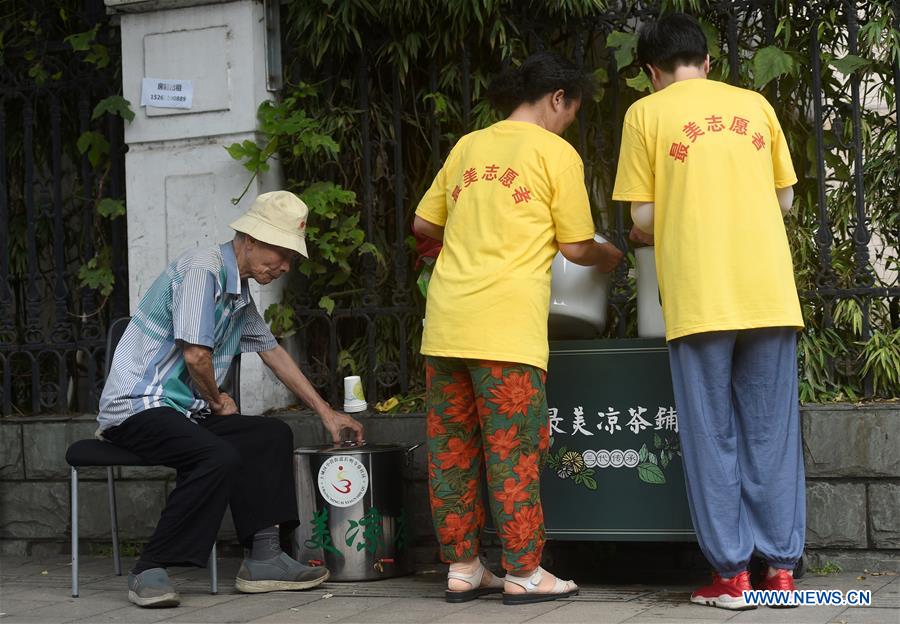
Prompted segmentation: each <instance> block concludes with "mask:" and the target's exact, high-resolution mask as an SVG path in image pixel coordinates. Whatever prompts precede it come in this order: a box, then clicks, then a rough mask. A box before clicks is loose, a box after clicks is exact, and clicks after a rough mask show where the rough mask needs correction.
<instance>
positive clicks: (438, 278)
mask: <svg viewBox="0 0 900 624" xmlns="http://www.w3.org/2000/svg"><path fill="white" fill-rule="evenodd" d="M416 214H417V215H418V216H420V217H421V218H423V219H425V220H426V221H430V222H431V223H434V224H437V225H441V226H444V228H445V229H444V247H443V249H442V250H441V253H440V255H439V256H438V259H437V263H436V264H435V268H434V273H433V275H432V278H431V282H430V283H429V284H428V298H427V304H426V310H425V332H424V335H423V337H422V353H424V354H425V355H435V356H443V357H459V358H471V359H488V360H497V361H501V362H516V363H522V364H531V365H533V366H537V367H540V368H542V369H546V368H547V358H548V355H549V354H548V345H547V314H548V311H549V307H550V265H551V263H552V262H553V257H554V256H555V255H556V252H557V250H558V247H557V242H561V243H573V242H578V241H583V240H588V239H590V238H592V237H593V235H594V222H593V219H592V218H591V210H590V204H589V203H588V196H587V189H586V188H585V186H584V165H583V164H582V162H581V157H580V156H579V155H578V152H576V151H575V149H574V148H573V147H572V146H571V145H570V144H569V143H568V142H567V141H566V140H565V139H563V138H561V137H559V136H557V135H555V134H553V133H552V132H549V131H547V130H544V129H543V128H541V127H540V126H537V125H535V124H531V123H526V122H521V121H508V120H507V121H501V122H498V123H496V124H494V125H492V126H490V127H488V128H485V129H484V130H479V131H476V132H472V133H470V134H467V135H465V136H464V137H462V138H461V139H460V140H459V142H458V143H457V144H456V146H455V147H454V148H453V150H452V151H451V152H450V155H449V156H448V157H447V161H446V162H445V163H444V166H443V168H442V169H441V170H440V172H439V173H438V175H437V177H436V178H435V179H434V182H433V183H432V185H431V188H430V189H429V190H428V192H427V193H426V194H425V196H424V197H423V198H422V201H421V202H420V203H419V206H418V208H417V209H416Z"/></svg>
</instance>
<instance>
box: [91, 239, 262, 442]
mask: <svg viewBox="0 0 900 624" xmlns="http://www.w3.org/2000/svg"><path fill="white" fill-rule="evenodd" d="M182 342H184V343H189V344H194V345H201V346H204V347H209V348H210V349H211V350H212V361H213V368H214V369H215V375H216V384H218V385H219V386H221V385H222V384H223V383H224V381H225V376H226V375H227V373H228V369H229V368H230V366H231V361H232V359H233V358H234V356H235V355H238V354H239V353H242V352H248V351H269V350H271V349H274V348H275V347H276V346H277V345H278V343H277V342H276V340H275V337H274V336H273V335H272V332H271V331H270V330H269V327H268V325H266V322H265V321H264V320H263V318H262V317H261V316H260V315H259V312H258V311H257V309H256V304H255V303H254V302H253V299H252V298H251V296H250V292H249V290H248V285H247V280H243V281H242V280H241V278H240V274H239V273H238V266H237V259H236V258H235V255H234V247H232V244H231V243H230V242H229V243H225V244H224V245H220V246H215V247H206V248H203V249H194V250H191V251H188V252H187V253H185V254H183V255H182V256H180V257H179V258H178V259H176V260H175V261H174V262H172V263H171V264H170V265H169V266H168V267H166V270H165V271H164V272H163V273H162V275H160V276H159V277H158V278H157V279H156V281H155V282H154V283H153V285H152V286H151V287H150V290H148V291H147V293H146V294H145V295H144V297H143V298H142V299H141V302H140V303H139V304H138V308H137V310H136V311H135V313H134V315H133V316H132V318H131V322H130V323H128V327H127V328H126V329H125V333H124V334H123V335H122V339H121V340H120V341H119V344H118V346H117V347H116V352H115V355H114V356H113V361H112V367H111V368H110V371H109V376H108V377H107V380H106V385H105V386H104V388H103V394H102V396H101V397H100V414H99V415H98V416H97V421H98V422H99V423H100V427H99V430H98V431H103V430H106V429H108V428H110V427H115V426H116V425H119V424H121V423H122V422H124V421H125V419H127V418H128V417H129V416H134V415H135V414H137V413H140V412H143V411H144V410H148V409H151V408H154V407H171V408H174V409H176V410H178V411H179V412H181V413H182V414H184V415H185V416H186V417H191V416H192V415H194V414H197V413H198V412H202V411H205V410H208V409H209V406H208V403H207V401H205V400H204V399H203V398H202V397H201V396H200V395H199V393H198V392H197V388H196V387H195V385H194V383H193V380H192V379H191V377H190V373H189V372H188V369H187V366H186V365H185V362H184V353H183V352H182V349H181V345H180V343H182Z"/></svg>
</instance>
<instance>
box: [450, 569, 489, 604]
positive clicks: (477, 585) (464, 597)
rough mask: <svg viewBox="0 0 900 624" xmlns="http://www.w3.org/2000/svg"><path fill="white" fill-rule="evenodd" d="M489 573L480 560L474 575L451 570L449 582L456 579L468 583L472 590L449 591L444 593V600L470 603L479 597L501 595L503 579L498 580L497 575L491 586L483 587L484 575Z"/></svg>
mask: <svg viewBox="0 0 900 624" xmlns="http://www.w3.org/2000/svg"><path fill="white" fill-rule="evenodd" d="M487 571H488V570H487V568H485V567H484V564H483V563H482V562H481V561H480V560H479V562H478V567H477V568H476V569H475V571H474V572H472V574H463V573H462V572H453V571H452V570H451V571H450V572H448V573H447V580H450V579H456V580H457V581H462V582H463V583H468V585H469V587H471V588H472V589H466V590H462V591H459V590H456V591H454V590H452V589H448V590H447V591H446V592H444V599H445V600H446V601H447V602H469V601H470V600H475V599H476V598H478V597H479V596H486V595H488V594H499V593H501V592H502V591H503V579H501V578H498V577H497V576H496V575H495V576H494V578H493V579H491V582H490V584H488V585H485V586H484V587H482V586H481V582H482V581H483V580H484V575H485V573H486V572H487Z"/></svg>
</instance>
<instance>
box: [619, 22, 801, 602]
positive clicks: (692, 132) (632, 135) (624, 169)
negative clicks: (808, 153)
mask: <svg viewBox="0 0 900 624" xmlns="http://www.w3.org/2000/svg"><path fill="white" fill-rule="evenodd" d="M637 54H638V59H639V61H640V63H641V65H642V67H644V69H645V71H646V72H647V73H648V74H649V76H650V79H651V82H652V83H653V88H654V93H653V94H652V95H649V96H647V97H645V98H643V99H641V100H639V101H637V102H636V103H635V104H634V105H632V106H631V108H629V109H628V112H627V113H626V115H625V124H624V128H623V131H622V146H621V152H620V156H619V165H618V174H617V176H616V183H615V189H614V191H613V198H614V199H616V200H620V201H629V202H632V217H633V219H634V222H635V229H634V230H633V231H632V238H633V239H636V240H644V241H649V242H652V241H655V244H656V251H655V254H656V266H657V275H658V277H659V287H660V293H661V296H662V304H663V315H664V317H665V322H666V338H667V340H668V341H669V359H670V362H671V367H672V382H673V385H674V390H675V402H676V404H677V408H678V420H679V435H680V437H681V446H682V453H683V458H684V471H685V483H686V485H687V491H688V497H689V499H690V508H691V515H692V518H693V521H694V528H695V530H696V533H697V538H698V540H699V542H700V548H701V549H702V550H703V553H704V555H705V556H706V558H707V559H708V560H709V562H710V563H711V564H712V566H713V568H714V569H715V574H714V576H713V582H712V584H710V585H708V586H706V587H702V588H700V589H698V590H697V591H696V592H694V593H693V594H692V595H691V601H692V602H695V603H699V604H707V605H712V606H717V607H723V608H727V609H744V608H750V607H751V605H748V604H747V603H746V602H745V600H744V598H743V595H742V592H743V591H744V590H749V589H751V586H750V581H749V575H748V573H747V564H748V562H749V560H750V557H751V555H752V554H753V553H754V552H757V553H758V554H759V555H760V556H762V557H763V558H765V559H766V561H767V562H768V565H769V568H768V571H767V578H766V579H765V581H764V582H763V584H762V587H760V589H778V590H791V589H794V582H793V577H792V571H793V569H794V567H795V566H796V564H797V561H798V559H799V558H800V556H801V555H802V552H803V543H804V534H805V524H806V509H805V490H804V471H803V453H802V451H801V442H800V418H799V409H798V400H797V331H798V330H799V329H801V328H802V327H803V320H802V317H801V314H800V304H799V300H798V298H797V289H796V286H795V284H794V274H793V268H792V265H791V255H790V250H789V249H788V241H787V235H786V232H785V228H784V222H783V219H782V217H783V213H784V212H786V211H787V210H789V209H790V205H791V198H792V196H793V193H792V190H791V187H792V185H793V184H794V183H795V182H796V181H797V177H796V175H795V174H794V168H793V166H792V164H791V158H790V154H789V153H788V149H787V144H786V142H785V139H784V135H783V134H782V132H781V127H780V126H779V124H778V119H777V118H776V117H775V112H774V110H773V109H772V107H771V106H770V105H769V103H768V102H767V101H766V99H765V98H764V97H763V96H762V95H760V94H759V93H755V92H753V91H747V90H744V89H739V88H737V87H732V86H729V85H727V84H724V83H721V82H717V81H713V80H707V79H706V77H707V73H708V72H709V56H708V54H707V45H706V38H705V36H704V34H703V31H702V30H701V28H700V25H699V23H698V22H697V21H696V20H695V19H694V18H692V17H690V16H688V15H685V14H683V13H672V14H668V15H664V16H662V17H661V18H660V19H659V20H658V21H656V22H654V23H647V24H645V25H644V26H643V27H642V28H641V30H640V33H639V37H638V49H637Z"/></svg>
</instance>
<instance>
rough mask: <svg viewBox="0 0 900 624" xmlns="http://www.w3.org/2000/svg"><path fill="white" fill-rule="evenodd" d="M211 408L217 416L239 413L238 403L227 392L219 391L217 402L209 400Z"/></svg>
mask: <svg viewBox="0 0 900 624" xmlns="http://www.w3.org/2000/svg"><path fill="white" fill-rule="evenodd" d="M209 409H210V411H212V413H213V414H215V415H216V416H231V415H232V414H237V413H238V408H237V404H236V403H235V402H234V399H232V398H231V397H230V396H228V393H227V392H220V393H219V400H218V401H217V402H215V403H213V402H212V401H210V402H209Z"/></svg>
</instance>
